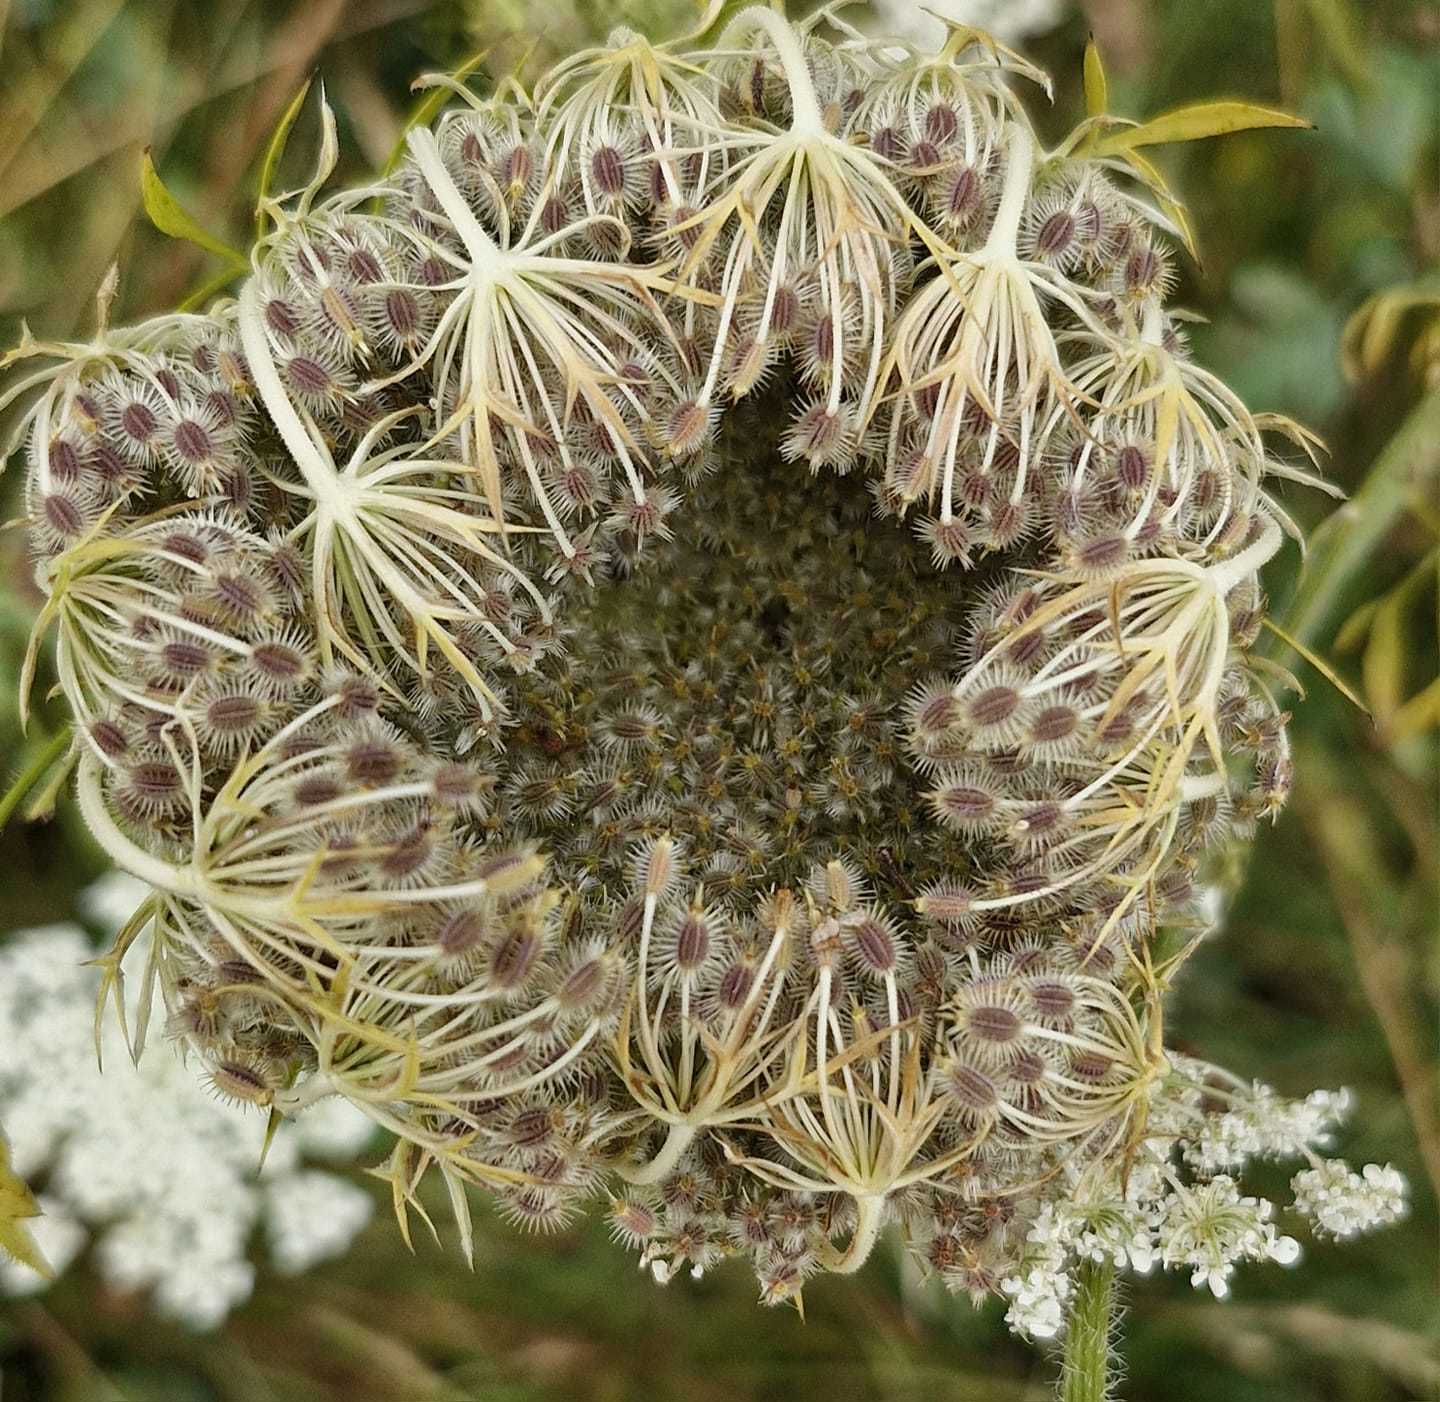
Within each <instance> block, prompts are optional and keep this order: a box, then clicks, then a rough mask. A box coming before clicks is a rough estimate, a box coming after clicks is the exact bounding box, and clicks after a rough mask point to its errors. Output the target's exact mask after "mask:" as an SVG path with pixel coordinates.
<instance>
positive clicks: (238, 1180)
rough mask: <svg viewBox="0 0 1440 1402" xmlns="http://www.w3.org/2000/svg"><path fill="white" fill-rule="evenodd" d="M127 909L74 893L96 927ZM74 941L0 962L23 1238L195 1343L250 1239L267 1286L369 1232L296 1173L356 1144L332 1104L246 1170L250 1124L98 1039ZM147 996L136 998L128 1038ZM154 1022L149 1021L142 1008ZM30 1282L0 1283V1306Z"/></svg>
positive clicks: (5, 1100)
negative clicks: (31, 1227)
mask: <svg viewBox="0 0 1440 1402" xmlns="http://www.w3.org/2000/svg"><path fill="white" fill-rule="evenodd" d="M139 894H141V892H140V891H138V890H137V888H136V883H135V882H134V881H133V880H130V879H127V878H119V877H112V878H107V879H106V880H105V881H104V882H102V883H101V884H100V885H99V886H97V887H94V888H92V889H91V891H90V892H88V893H87V897H86V902H87V904H89V905H91V906H92V907H93V908H94V909H95V913H96V915H97V918H100V919H105V918H106V916H107V913H108V914H112V915H113V916H114V917H115V919H117V920H118V919H123V918H124V916H125V914H126V913H128V910H129V909H130V908H131V907H133V905H134V903H135V900H136V899H137V896H138V895H139ZM93 952H94V951H93V948H92V946H91V943H90V941H89V938H88V937H87V936H86V935H85V933H84V932H83V931H82V930H81V929H79V928H78V927H76V926H70V925H58V926H49V927H46V928H43V929H35V930H24V931H19V932H16V933H14V934H11V935H9V936H8V937H7V938H6V939H5V941H4V943H3V944H0V1118H3V1119H4V1121H5V1127H6V1132H7V1134H8V1135H9V1137H10V1140H11V1144H12V1147H13V1149H14V1154H15V1163H16V1166H17V1168H18V1169H19V1171H20V1172H22V1173H24V1174H25V1175H27V1176H28V1177H29V1178H30V1179H31V1180H32V1181H35V1180H36V1179H38V1178H40V1177H41V1176H42V1175H43V1176H44V1179H45V1185H46V1186H45V1190H44V1192H43V1193H42V1194H41V1206H42V1208H43V1209H44V1215H43V1216H42V1217H40V1218H38V1219H37V1220H36V1223H35V1233H36V1237H37V1239H38V1240H39V1242H40V1245H41V1248H42V1250H43V1251H44V1253H45V1255H46V1257H47V1258H48V1259H49V1261H50V1262H51V1264H52V1265H54V1266H55V1267H57V1268H58V1269H60V1270H63V1269H64V1268H65V1267H66V1266H67V1265H68V1264H69V1263H70V1261H71V1260H73V1259H74V1258H75V1257H76V1256H77V1255H78V1254H79V1253H80V1252H81V1251H82V1250H83V1249H84V1248H85V1246H86V1242H87V1240H88V1241H90V1242H91V1243H92V1248H93V1251H94V1261H95V1265H96V1267H97V1268H98V1270H99V1271H100V1273H101V1274H102V1275H103V1276H104V1277H105V1279H106V1280H107V1281H109V1282H110V1283H111V1284H112V1285H114V1286H115V1287H117V1288H119V1289H123V1290H135V1291H143V1292H146V1293H147V1294H148V1296H149V1299H150V1302H151V1304H152V1306H153V1307H154V1308H155V1309H156V1310H157V1311H158V1312H160V1313H162V1314H165V1315H168V1316H170V1317H172V1318H175V1319H179V1320H181V1321H183V1322H184V1323H186V1324H189V1325H191V1326H193V1327H195V1328H201V1329H208V1328H212V1327H213V1326H215V1325H217V1324H219V1323H220V1321H221V1320H222V1319H224V1317H225V1315H226V1314H227V1313H229V1311H230V1310H231V1309H233V1308H234V1307H235V1306H236V1305H238V1304H240V1303H241V1302H242V1301H244V1300H245V1299H246V1298H247V1297H248V1296H249V1294H250V1292H251V1290H252V1288H253V1286H254V1279H255V1267H254V1265H253V1264H252V1262H251V1260H250V1255H249V1251H250V1242H251V1238H252V1237H253V1236H254V1234H255V1231H256V1228H257V1227H261V1226H263V1230H264V1234H265V1237H266V1240H267V1243H268V1247H269V1257H270V1260H271V1261H272V1262H273V1263H274V1265H275V1268H276V1269H277V1270H280V1271H281V1272H284V1273H296V1272H299V1271H303V1270H307V1269H308V1268H309V1267H310V1266H312V1265H314V1264H316V1263H317V1262H320V1261H323V1260H327V1259H329V1258H330V1257H332V1256H337V1255H339V1254H340V1253H342V1252H343V1251H344V1250H345V1249H346V1248H347V1247H348V1246H349V1245H350V1243H351V1242H352V1241H353V1240H354V1238H355V1236H356V1234H357V1233H358V1232H359V1231H360V1229H361V1228H362V1227H363V1226H364V1225H365V1223H366V1222H367V1221H368V1220H369V1217H370V1212H371V1198H370V1195H369V1194H368V1193H366V1192H365V1191H364V1190H363V1189H361V1188H360V1187H359V1186H357V1185H356V1184H353V1183H347V1182H346V1181H345V1180H344V1179H343V1178H340V1177H338V1176H337V1175H336V1174H334V1173H332V1172H324V1171H321V1170H320V1169H318V1168H315V1167H307V1166H306V1161H307V1160H315V1159H319V1160H321V1161H329V1162H333V1163H343V1162H346V1161H350V1160H353V1159H354V1157H355V1155H356V1154H358V1153H360V1152H361V1151H362V1150H363V1149H364V1148H365V1146H366V1143H367V1141H368V1140H369V1139H370V1137H371V1133H372V1130H371V1127H370V1124H369V1122H368V1121H367V1120H366V1119H365V1117H364V1116H363V1115H360V1114H359V1113H358V1112H357V1111H355V1110H354V1109H353V1108H352V1107H351V1106H349V1105H347V1104H345V1103H344V1102H342V1101H330V1102H327V1103H326V1104H325V1105H317V1106H316V1107H315V1108H314V1109H313V1110H312V1111H309V1112H307V1113H306V1114H305V1115H302V1116H300V1117H299V1118H298V1119H297V1120H296V1122H295V1124H294V1125H293V1126H292V1125H286V1126H284V1127H283V1128H282V1129H281V1130H280V1132H279V1133H278V1134H277V1135H276V1137H275V1139H274V1141H273V1143H271V1145H270V1146H269V1150H268V1153H266V1154H265V1155H264V1160H265V1166H264V1170H263V1172H261V1173H260V1174H259V1175H258V1176H257V1174H256V1169H257V1167H258V1166H259V1165H260V1161H261V1151H262V1147H263V1146H264V1142H265V1124H264V1122H263V1121H262V1120H258V1119H256V1118H255V1117H253V1116H247V1115H245V1114H243V1113H242V1112H241V1111H240V1110H238V1109H237V1108H236V1107H235V1106H234V1105H233V1104H225V1103H224V1102H223V1101H222V1100H221V1099H220V1098H218V1097H217V1096H216V1095H215V1094H214V1093H213V1092H212V1091H211V1090H210V1088H208V1087H207V1086H206V1085H205V1084H204V1083H203V1082H202V1081H200V1080H199V1079H198V1078H197V1077H196V1075H195V1072H194V1070H193V1069H192V1068H190V1067H187V1066H186V1065H185V1064H184V1062H183V1061H182V1060H181V1058H180V1057H179V1056H178V1055H177V1052H176V1049H175V1048H173V1047H171V1046H167V1045H165V1044H164V1043H159V1042H157V1043H156V1044H154V1045H152V1046H150V1047H148V1048H147V1049H146V1051H145V1052H144V1054H143V1055H142V1056H141V1058H140V1060H139V1063H138V1064H136V1065H133V1066H132V1065H131V1062H130V1058H129V1051H128V1048H127V1046H126V1044H125V1039H124V1037H123V1035H122V1033H121V1029H120V1025H119V1023H118V1022H115V1021H107V1023H106V1024H105V1026H104V1027H103V1029H102V1031H101V1034H100V1050H101V1054H102V1057H103V1065H104V1071H103V1074H102V1072H101V1069H100V1067H99V1066H97V1064H96V1059H95V1051H96V1048H95V1037H94V1012H95V994H96V989H97V985H98V983H99V975H98V973H97V971H96V970H95V969H93V968H87V967H86V961H87V960H88V959H90V957H91V956H92V954H93ZM150 996H151V990H145V991H144V992H143V993H142V992H141V991H140V990H139V989H138V988H137V989H136V990H135V992H134V995H133V996H132V997H131V998H130V1000H129V1008H128V1013H129V1016H130V1018H131V1019H132V1020H133V1019H135V1018H136V1017H137V1016H139V1015H141V1013H142V1006H141V1002H142V1000H143V999H146V998H149V997H150ZM155 997H156V1004H157V1006H156V1008H155V1014H156V1016H158V1017H163V1016H164V1010H163V1008H161V1007H160V1006H159V998H158V990H156V991H155ZM43 1284H44V1282H43V1281H42V1280H41V1279H40V1277H39V1276H37V1275H35V1274H34V1273H33V1272H31V1271H29V1270H27V1269H26V1268H24V1267H22V1266H19V1265H15V1264H3V1265H0V1294H13V1293H27V1292H29V1291H32V1290H36V1289H39V1288H41V1287H42V1286H43Z"/></svg>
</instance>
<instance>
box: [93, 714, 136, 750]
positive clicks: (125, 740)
mask: <svg viewBox="0 0 1440 1402" xmlns="http://www.w3.org/2000/svg"><path fill="white" fill-rule="evenodd" d="M90 738H91V739H92V740H93V741H94V742H95V747H96V748H97V749H98V750H99V751H100V752H101V753H102V754H104V755H106V756H108V757H109V758H110V759H119V758H120V757H121V756H122V755H124V754H125V753H126V752H127V751H128V750H129V748H130V739H129V736H127V735H126V733H125V730H124V728H123V727H122V726H121V725H119V724H118V723H117V722H115V721H113V720H106V719H104V718H103V717H102V718H101V719H100V720H97V721H94V722H92V723H91V726H90Z"/></svg>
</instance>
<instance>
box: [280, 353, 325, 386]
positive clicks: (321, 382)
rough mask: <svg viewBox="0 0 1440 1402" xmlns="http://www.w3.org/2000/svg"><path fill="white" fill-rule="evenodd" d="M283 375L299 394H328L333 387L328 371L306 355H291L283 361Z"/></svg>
mask: <svg viewBox="0 0 1440 1402" xmlns="http://www.w3.org/2000/svg"><path fill="white" fill-rule="evenodd" d="M285 376H286V378H287V379H288V380H289V381H290V383H291V385H292V386H294V388H295V389H296V390H298V391H299V392H300V393H301V394H329V393H330V392H331V390H332V389H334V387H335V380H334V378H333V377H332V375H331V374H330V372H329V371H328V370H327V369H326V368H325V367H324V366H323V365H322V364H321V363H320V362H319V361H318V360H315V359H313V358H312V357H310V356H308V355H292V356H291V357H290V359H289V360H287V361H286V362H285Z"/></svg>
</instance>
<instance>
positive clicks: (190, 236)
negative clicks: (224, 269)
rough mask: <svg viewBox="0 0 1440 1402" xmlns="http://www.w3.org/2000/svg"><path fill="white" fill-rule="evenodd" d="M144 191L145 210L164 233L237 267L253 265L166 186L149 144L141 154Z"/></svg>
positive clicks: (141, 181)
mask: <svg viewBox="0 0 1440 1402" xmlns="http://www.w3.org/2000/svg"><path fill="white" fill-rule="evenodd" d="M140 194H141V198H142V199H143V200H144V202H145V213H146V214H148V215H149V216H150V222H151V223H152V224H153V225H154V226H155V227H156V228H157V229H159V230H160V232H161V233H162V234H168V235H169V236H170V237H171V238H172V239H184V240H185V241H186V242H187V243H193V244H195V245H196V246H197V247H198V248H203V249H204V250H205V251H206V252H207V253H214V254H216V255H217V256H219V257H221V258H224V259H226V260H227V261H228V262H229V263H231V264H232V265H233V266H234V267H235V268H236V269H237V270H238V269H242V268H248V267H249V266H250V260H249V259H248V258H246V256H245V255H244V254H243V253H241V252H240V250H239V249H238V248H232V247H231V246H230V245H229V244H228V243H226V242H225V241H224V239H221V238H217V237H216V236H215V235H214V234H212V233H210V231H209V230H208V229H206V228H204V227H203V226H202V225H201V224H200V223H199V222H197V220H196V219H195V217H194V216H193V215H191V214H190V213H189V212H188V211H187V210H186V209H185V207H184V206H183V205H182V204H181V203H180V201H179V200H177V199H176V198H175V196H174V195H172V194H171V193H170V191H169V190H167V189H166V188H165V182H164V181H163V180H161V179H160V172H159V171H157V170H156V169H155V162H154V160H153V159H152V158H151V155H150V150H149V148H148V147H147V148H146V149H145V152H144V154H143V155H142V156H141V158H140Z"/></svg>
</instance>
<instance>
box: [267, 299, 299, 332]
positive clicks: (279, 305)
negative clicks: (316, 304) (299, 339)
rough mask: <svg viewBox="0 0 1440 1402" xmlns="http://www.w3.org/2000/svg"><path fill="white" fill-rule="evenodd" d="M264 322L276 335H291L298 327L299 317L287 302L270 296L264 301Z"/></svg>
mask: <svg viewBox="0 0 1440 1402" xmlns="http://www.w3.org/2000/svg"><path fill="white" fill-rule="evenodd" d="M265 324H266V326H268V327H269V328H270V330H272V331H273V332H275V334H276V335H277V336H293V335H295V333H296V332H297V331H299V329H300V317H299V315H298V313H297V312H296V311H295V309H294V307H292V306H291V305H290V304H289V303H288V302H286V301H284V300H283V299H282V298H280V297H271V298H270V299H269V300H268V301H267V302H266V303H265Z"/></svg>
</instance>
